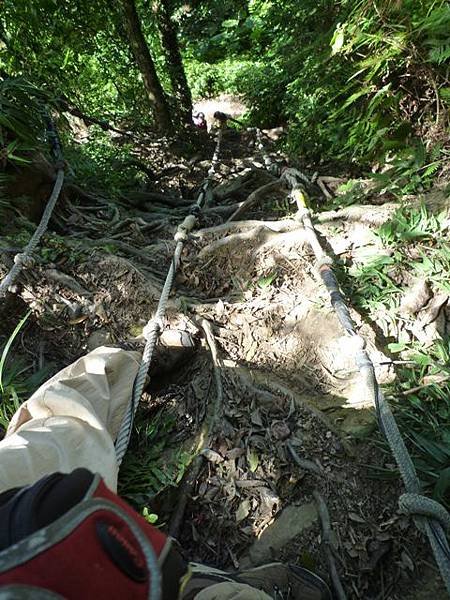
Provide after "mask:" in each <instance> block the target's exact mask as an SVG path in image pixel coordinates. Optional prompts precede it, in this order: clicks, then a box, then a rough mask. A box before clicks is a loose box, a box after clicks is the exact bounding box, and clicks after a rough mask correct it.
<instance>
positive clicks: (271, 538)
mask: <svg viewBox="0 0 450 600" xmlns="http://www.w3.org/2000/svg"><path fill="white" fill-rule="evenodd" d="M317 521H318V514H317V508H316V505H315V504H314V503H310V504H303V505H302V506H288V507H287V508H285V509H284V510H283V512H282V513H281V514H280V516H279V517H278V518H277V519H276V520H275V522H274V523H272V525H269V527H267V529H265V530H264V531H263V533H262V534H261V536H260V538H259V539H257V540H256V542H255V543H254V544H253V545H252V547H251V548H250V552H249V555H248V557H245V558H244V559H243V560H242V561H241V566H242V567H244V568H247V567H248V566H251V565H260V564H263V563H264V562H267V561H270V560H273V559H274V558H276V556H277V554H278V553H279V552H280V551H281V550H282V549H283V548H285V547H286V546H287V544H289V542H290V541H291V540H293V539H294V538H296V537H297V536H299V535H300V534H302V533H303V532H305V531H306V530H308V529H310V528H311V527H312V526H313V525H315V524H316V523H317Z"/></svg>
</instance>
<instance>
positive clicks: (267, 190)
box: [228, 180, 284, 221]
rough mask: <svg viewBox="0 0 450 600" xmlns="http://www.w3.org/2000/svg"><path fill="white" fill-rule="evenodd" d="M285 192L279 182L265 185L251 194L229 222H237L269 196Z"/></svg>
mask: <svg viewBox="0 0 450 600" xmlns="http://www.w3.org/2000/svg"><path fill="white" fill-rule="evenodd" d="M283 190H284V187H283V184H282V182H281V181H279V180H277V181H271V182H270V183H267V184H266V185H263V186H262V187H260V188H258V189H257V190H255V191H254V192H252V193H251V194H250V196H249V197H248V198H247V200H245V202H243V203H242V205H241V206H240V207H239V208H238V209H237V210H235V211H234V213H233V214H232V215H231V217H229V219H228V221H236V220H237V218H238V217H240V216H241V215H243V214H244V212H245V211H246V210H248V209H249V208H251V207H252V206H254V205H255V204H257V203H258V202H262V201H263V200H265V199H266V198H267V196H268V195H269V194H280V193H281V192H282V191H283Z"/></svg>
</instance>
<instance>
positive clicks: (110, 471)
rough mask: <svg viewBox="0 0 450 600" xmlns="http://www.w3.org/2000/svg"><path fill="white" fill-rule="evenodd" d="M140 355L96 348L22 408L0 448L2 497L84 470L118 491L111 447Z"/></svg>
mask: <svg viewBox="0 0 450 600" xmlns="http://www.w3.org/2000/svg"><path fill="white" fill-rule="evenodd" d="M139 360H140V355H139V353H137V352H126V351H125V350H120V349H117V348H104V347H102V348H97V349H96V350H94V351H93V352H90V353H89V354H87V355H86V356H83V357H82V358H80V359H79V360H77V361H76V362H74V363H73V364H71V365H70V366H68V367H66V368H65V369H63V370H62V371H60V372H59V373H57V374H56V375H55V376H54V377H52V378H51V379H50V380H49V381H47V382H46V383H45V384H44V385H42V386H41V387H40V388H39V389H38V390H37V391H36V392H35V393H34V394H33V395H32V396H31V398H30V399H29V400H27V401H26V402H24V404H22V405H21V407H20V408H19V410H18V411H17V412H16V414H15V415H14V417H13V418H12V420H11V423H10V425H9V427H8V430H7V432H6V436H5V438H4V439H3V440H2V441H1V442H0V492H2V491H5V490H7V489H11V488H13V487H18V486H23V485H28V484H32V483H34V482H36V481H38V480H39V479H40V478H41V477H43V476H44V475H48V474H50V473H54V472H55V471H60V472H62V473H70V472H71V471H73V469H76V468H78V467H85V468H87V469H90V470H91V471H93V472H94V473H99V474H100V475H101V476H102V477H103V479H104V480H105V482H106V485H107V486H108V487H109V488H110V489H111V490H113V491H116V489H117V472H118V466H117V462H116V456H115V452H114V442H113V440H115V438H116V437H117V433H118V431H119V427H120V424H121V422H122V417H123V415H124V412H125V409H126V407H127V406H128V403H129V402H130V400H131V392H132V389H133V381H134V378H135V376H136V373H137V370H138V368H139Z"/></svg>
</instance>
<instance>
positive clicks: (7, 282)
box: [0, 109, 64, 298]
mask: <svg viewBox="0 0 450 600" xmlns="http://www.w3.org/2000/svg"><path fill="white" fill-rule="evenodd" d="M43 118H44V121H45V122H46V126H47V139H48V142H49V144H50V149H51V154H52V156H53V158H54V160H55V167H56V169H57V174H56V180H55V185H54V186H53V190H52V193H51V195H50V198H49V199H48V202H47V206H46V207H45V210H44V214H43V215H42V218H41V221H40V223H39V225H38V226H37V228H36V231H35V232H34V233H33V235H32V237H31V239H30V241H29V242H28V244H27V245H26V246H25V248H24V249H23V252H19V253H18V254H16V256H15V257H14V265H13V266H12V268H11V270H10V271H9V273H8V274H7V275H6V276H5V277H4V278H3V280H2V281H1V283H0V298H2V297H4V296H5V295H6V293H7V292H8V290H9V288H10V287H11V286H12V285H13V284H14V282H15V280H16V279H17V277H18V275H19V274H20V272H21V271H22V269H23V268H24V267H32V266H33V264H34V260H33V256H32V255H33V252H34V251H35V250H36V248H37V246H38V244H39V242H40V241H41V238H42V236H43V235H44V233H45V232H46V231H47V227H48V224H49V221H50V219H51V216H52V213H53V210H54V208H55V205H56V202H57V201H58V198H59V195H60V193H61V189H62V186H63V183H64V159H63V154H62V149H61V143H60V141H59V137H58V133H57V131H56V127H55V124H54V123H53V121H52V119H51V118H50V116H49V115H48V113H47V109H43Z"/></svg>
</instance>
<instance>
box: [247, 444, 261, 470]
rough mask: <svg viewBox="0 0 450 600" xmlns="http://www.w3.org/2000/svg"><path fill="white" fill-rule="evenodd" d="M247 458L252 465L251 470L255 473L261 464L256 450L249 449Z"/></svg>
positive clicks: (250, 465)
mask: <svg viewBox="0 0 450 600" xmlns="http://www.w3.org/2000/svg"><path fill="white" fill-rule="evenodd" d="M247 460H248V465H249V467H250V471H251V472H252V473H254V472H255V471H256V469H257V468H258V465H259V457H258V455H257V454H256V452H255V451H254V450H250V449H248V450H247Z"/></svg>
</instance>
